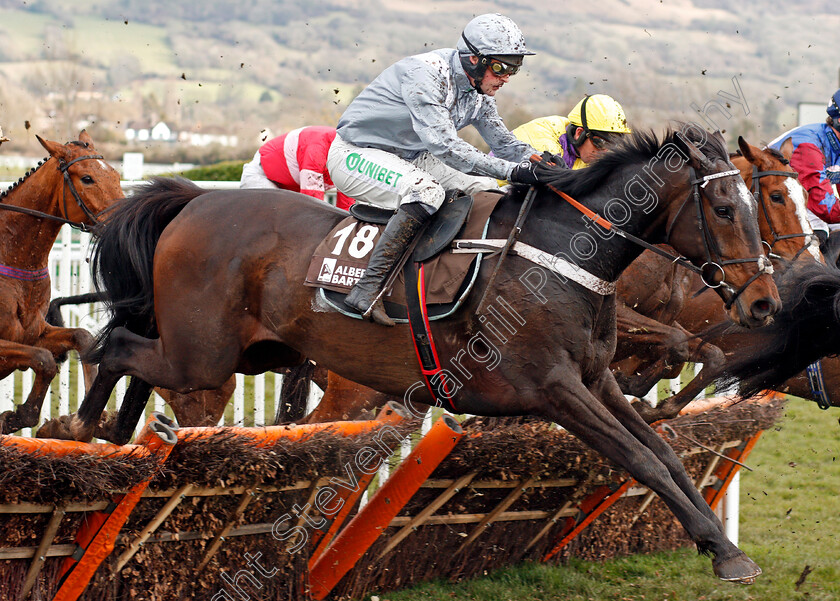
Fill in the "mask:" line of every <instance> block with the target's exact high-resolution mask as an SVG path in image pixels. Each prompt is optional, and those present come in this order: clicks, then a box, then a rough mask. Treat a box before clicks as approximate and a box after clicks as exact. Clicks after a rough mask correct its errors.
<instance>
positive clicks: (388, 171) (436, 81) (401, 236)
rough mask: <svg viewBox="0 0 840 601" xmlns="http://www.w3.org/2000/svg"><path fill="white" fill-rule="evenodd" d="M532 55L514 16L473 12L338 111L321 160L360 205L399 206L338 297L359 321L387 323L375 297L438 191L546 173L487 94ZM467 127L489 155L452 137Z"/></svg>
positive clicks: (439, 198)
mask: <svg viewBox="0 0 840 601" xmlns="http://www.w3.org/2000/svg"><path fill="white" fill-rule="evenodd" d="M530 54H534V53H533V52H531V51H529V50H528V49H527V48H526V47H525V39H524V38H523V36H522V32H521V31H520V30H519V28H518V27H517V26H516V24H515V23H514V22H513V21H511V20H510V19H509V18H507V17H504V16H502V15H500V14H486V15H480V16H478V17H476V18H474V19H473V20H472V21H470V22H469V23H468V24H467V26H466V27H465V28H464V31H463V33H462V34H461V38H460V39H459V40H458V44H457V49H442V50H434V51H431V52H427V53H425V54H419V55H416V56H410V57H408V58H405V59H402V60H400V61H398V62H397V63H395V64H393V65H391V66H390V67H388V68H387V69H385V71H383V72H382V73H381V74H380V75H379V76H378V77H377V78H376V79H375V80H374V81H373V82H372V83H371V84H370V85H368V87H367V88H365V89H364V90H363V91H362V92H361V94H359V95H358V96H357V97H356V98H355V99H354V100H353V102H351V103H350V105H349V106H348V107H347V110H346V111H344V114H343V115H342V116H341V119H340V120H339V122H338V135H337V136H336V138H335V141H334V142H333V145H332V147H331V148H330V154H329V158H328V160H327V166H328V168H329V172H330V175H331V176H332V179H333V181H334V182H335V184H336V186H337V187H338V189H339V190H341V191H342V192H344V193H345V194H348V195H350V196H352V197H354V198H356V199H357V200H359V201H360V202H364V203H369V204H373V205H379V206H381V207H387V208H390V209H397V212H396V214H395V215H394V216H393V217H392V218H391V221H390V222H389V223H388V225H387V226H386V227H385V230H384V231H383V232H382V235H381V237H380V238H379V241H378V242H377V244H376V246H375V247H374V249H373V254H372V256H371V259H370V263H369V264H368V267H367V269H366V270H365V274H364V276H362V278H361V279H360V280H359V281H358V282H357V283H356V285H355V286H354V287H353V289H352V290H351V291H350V294H349V296H348V297H347V299H346V300H345V303H347V304H348V305H349V306H351V307H353V308H355V309H357V310H358V311H361V312H362V313H363V314H364V316H365V318H366V319H370V320H372V321H375V322H377V323H380V324H383V325H389V326H392V325H394V322H393V321H391V319H390V318H389V317H388V316H387V315H386V314H385V308H384V306H383V304H382V301H381V298H380V291H381V288H382V285H383V282H384V281H385V279H386V278H387V276H388V275H389V273H390V272H391V270H392V269H393V268H394V267H395V266H396V265H397V263H398V262H399V261H400V259H401V258H402V255H403V254H404V252H405V251H406V249H407V247H408V246H409V244H410V242H411V240H412V239H413V238H414V236H415V235H416V234H417V232H419V231H420V229H421V228H422V227H423V225H424V224H425V223H426V222H427V221H428V220H429V218H430V216H431V215H432V214H433V213H434V212H435V211H437V210H438V208H440V206H441V204H443V200H444V195H445V192H446V191H448V190H463V191H464V192H467V193H473V192H477V191H479V190H485V189H489V188H497V187H498V185H497V184H496V181H495V179H494V178H496V179H507V180H510V181H513V182H518V183H524V184H531V185H533V184H536V183H539V182H540V181H542V180H543V179H544V178H545V177H546V176H547V174H548V173H551V169H552V167H551V166H549V165H548V163H547V162H538V161H530V160H529V157H530V156H531V155H532V154H533V153H534V149H533V148H531V147H530V146H529V145H528V144H525V143H523V142H520V141H519V140H517V139H516V138H515V137H514V136H513V134H511V133H510V132H509V131H508V129H507V128H506V127H505V125H504V123H503V122H502V119H501V117H500V116H499V113H498V111H497V110H496V101H495V99H494V98H493V96H495V95H496V92H498V91H499V89H501V87H502V86H503V85H504V84H505V83H507V81H508V80H509V79H510V77H511V75H514V74H515V73H517V72H518V71H519V69H520V67H521V66H522V60H523V57H524V56H526V55H530ZM467 125H474V126H475V127H476V129H477V130H478V132H479V134H481V137H482V138H483V139H484V141H485V142H487V144H488V145H489V146H490V148H491V149H492V150H493V152H494V153H495V156H489V155H487V154H484V153H483V152H481V151H479V150H478V149H476V148H475V147H473V146H471V145H470V144H468V143H467V142H465V141H464V140H461V139H460V138H459V137H458V135H457V133H456V132H457V130H459V129H462V128H464V127H466V126H467ZM467 174H476V175H467Z"/></svg>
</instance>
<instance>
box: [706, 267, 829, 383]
mask: <svg viewBox="0 0 840 601" xmlns="http://www.w3.org/2000/svg"><path fill="white" fill-rule="evenodd" d="M776 285H777V287H778V289H779V296H780V297H781V299H782V309H781V310H780V311H779V313H777V314H776V315H775V316H774V318H773V323H772V324H770V325H768V326H764V327H762V328H758V329H756V330H749V331H747V330H744V329H742V328H738V327H736V326H732V325H728V326H727V325H724V324H722V325H718V326H715V327H713V328H711V329H710V330H708V331H707V332H706V333H704V334H702V335H701V336H702V337H703V338H706V339H711V341H712V342H714V338H715V337H716V336H719V335H722V334H724V335H725V334H726V333H730V332H733V331H737V332H741V333H746V332H748V336H749V344H748V345H746V346H743V347H742V348H739V349H738V350H737V351H735V353H734V355H733V356H732V357H731V358H729V359H728V360H727V362H726V365H725V367H724V370H723V373H722V374H721V375H720V376H719V377H718V379H717V380H716V383H717V384H718V386H721V385H722V386H725V387H726V386H739V394H740V395H741V396H744V397H749V396H752V395H753V394H756V393H758V392H759V391H761V390H763V389H765V388H773V387H776V386H778V385H780V384H781V383H782V382H784V381H786V380H788V379H789V378H791V377H792V376H794V375H796V374H797V373H799V372H801V371H802V370H803V369H805V368H806V367H807V366H808V365H810V364H811V363H813V362H814V361H816V360H817V359H820V358H821V357H825V356H829V355H835V354H838V353H840V270H839V269H837V267H835V266H834V265H822V264H820V263H816V262H807V263H804V262H800V263H794V264H791V265H790V266H789V267H788V268H787V269H786V270H785V271H784V273H782V274H780V275H779V276H777V277H776Z"/></svg>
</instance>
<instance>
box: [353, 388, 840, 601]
mask: <svg viewBox="0 0 840 601" xmlns="http://www.w3.org/2000/svg"><path fill="white" fill-rule="evenodd" d="M838 428H840V426H838V423H837V413H836V411H832V412H823V411H820V410H819V409H818V408H817V406H816V405H815V404H813V403H805V402H803V401H798V400H794V401H792V402H791V403H790V404H789V405H788V409H787V411H786V413H785V416H784V418H783V420H782V421H781V422H780V423H779V424H777V426H776V428H774V429H773V430H770V431H768V432H765V434H764V435H763V436H762V438H761V439H760V440H759V443H758V444H757V445H756V448H755V449H754V451H753V453H752V454H751V455H750V457H749V459H748V461H747V464H748V465H750V467H752V468H753V469H754V471H753V472H746V471H742V477H741V533H740V537H741V540H740V546H741V548H742V549H743V550H744V551H746V552H747V553H748V554H749V555H750V556H751V557H752V558H753V559H755V560H756V561H757V562H758V563H759V565H761V566H762V569H763V570H764V574H763V575H762V576H761V577H760V578H759V579H758V582H757V583H756V584H755V585H753V586H741V585H733V584H728V583H725V582H721V581H719V580H717V579H716V578H715V577H714V576H713V574H712V570H711V562H710V561H709V559H708V558H705V557H700V556H698V555H697V553H696V551H694V550H693V549H683V550H680V551H675V552H668V553H657V554H653V555H638V556H633V557H626V558H621V559H614V560H610V561H606V562H603V563H592V562H584V561H579V560H572V561H570V562H569V563H568V564H567V565H563V566H543V565H539V564H533V563H526V564H523V565H520V566H516V567H512V568H508V569H505V570H500V571H497V572H494V573H492V574H490V575H488V576H486V577H483V578H480V579H476V580H473V581H470V582H463V583H459V584H450V583H448V582H435V583H429V584H424V585H421V586H418V587H414V588H412V589H407V590H404V591H399V592H393V593H376V596H378V597H379V598H380V599H381V601H386V600H387V601H415V600H423V601H444V600H445V601H457V600H467V599H469V600H474V601H549V600H551V601H554V600H557V599H563V600H568V601H602V600H616V601H652V600H666V599H667V600H669V601H671V600H680V601H682V600H685V601H723V600H729V599H732V600H741V601H759V600H760V601H777V600H778V601H795V600H799V599H802V600H803V601H804V600H806V599H807V600H808V601H829V600H831V601H834V600H836V599H839V598H840V558H838V553H837V552H838V548H840V545H838V542H837V537H838V533H840V495H838V491H840V429H838ZM805 566H810V568H811V569H812V570H813V571H812V572H811V573H810V574H808V575H807V577H806V578H805V581H804V583H802V584H801V585H800V586H799V587H798V590H797V586H796V582H797V580H798V579H799V578H800V576H801V575H802V573H803V570H804V569H805ZM368 598H370V597H368Z"/></svg>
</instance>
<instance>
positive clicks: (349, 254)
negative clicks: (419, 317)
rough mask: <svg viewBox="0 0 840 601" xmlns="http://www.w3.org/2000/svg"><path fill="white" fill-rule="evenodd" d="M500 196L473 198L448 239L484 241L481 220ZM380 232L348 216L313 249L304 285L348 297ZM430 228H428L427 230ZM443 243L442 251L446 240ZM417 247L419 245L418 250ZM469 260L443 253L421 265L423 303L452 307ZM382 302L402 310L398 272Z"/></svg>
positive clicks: (403, 302)
mask: <svg viewBox="0 0 840 601" xmlns="http://www.w3.org/2000/svg"><path fill="white" fill-rule="evenodd" d="M501 197H502V196H501V194H499V193H498V192H494V191H488V192H478V193H476V194H475V195H473V203H472V207H471V208H470V211H469V215H468V217H467V220H466V223H465V224H464V226H463V227H462V228H461V230H460V231H458V232H456V233H455V236H453V238H454V237H460V238H479V239H480V238H484V235H485V231H486V226H487V221H488V220H489V218H490V214H491V213H492V212H493V209H494V208H496V204H497V203H498V202H499V200H500V199H501ZM384 228H385V225H380V224H374V223H369V222H361V221H357V220H356V218H355V217H353V216H349V217H347V218H345V219H344V220H342V221H341V222H340V223H339V224H338V225H336V226H335V227H334V228H333V229H332V231H330V233H329V234H327V236H326V238H324V240H323V241H322V242H321V244H319V245H318V248H316V249H315V252H314V254H313V255H312V260H311V262H310V264H309V270H308V272H307V274H306V280H305V281H304V284H305V285H307V286H312V287H315V288H324V289H325V290H332V291H334V292H339V293H344V294H346V293H348V292H349V291H350V289H351V288H352V287H353V285H354V284H355V283H356V282H357V281H358V280H359V278H360V277H362V275H363V274H364V270H365V267H366V266H367V264H368V261H369V260H370V255H371V251H372V250H373V248H374V246H375V245H376V242H377V240H379V235H380V233H381V231H382V230H383V229H384ZM431 229H432V228H431V227H430V228H428V229H427V231H429V230H431ZM445 242H446V243H447V248H448V242H449V241H448V240H447V241H445ZM421 244H422V240H421V242H420V243H418V246H420V245H421ZM475 259H476V257H475V256H474V255H469V254H456V253H452V252H450V251H449V250H444V251H443V252H440V253H438V254H437V255H436V256H434V257H432V258H431V259H429V260H427V261H424V265H425V268H424V271H425V274H426V291H427V292H426V293H427V296H426V302H427V303H428V304H446V303H452V302H454V301H455V299H456V298H457V296H458V293H459V291H460V290H461V286H462V283H463V282H464V279H465V278H466V276H467V274H468V273H470V265H471V264H472V263H473V261H475ZM383 300H385V301H386V302H388V303H393V304H396V305H399V306H402V307H405V306H406V300H405V283H404V279H403V274H402V273H400V274H399V276H398V278H397V279H396V281H395V282H394V285H393V286H392V288H391V290H390V291H389V292H388V293H386V296H384V298H383Z"/></svg>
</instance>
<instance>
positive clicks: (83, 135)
mask: <svg viewBox="0 0 840 601" xmlns="http://www.w3.org/2000/svg"><path fill="white" fill-rule="evenodd" d="M79 142H84V144H85V146H87V147H88V148H90V149H91V150H95V148H94V147H93V140H92V139H91V137H90V134H89V133H87V130H86V129H83V130H82V131H81V132H79Z"/></svg>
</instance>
